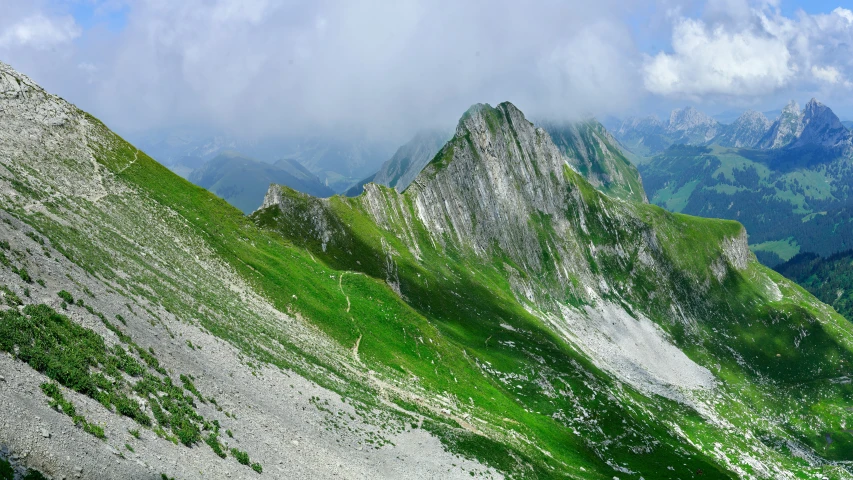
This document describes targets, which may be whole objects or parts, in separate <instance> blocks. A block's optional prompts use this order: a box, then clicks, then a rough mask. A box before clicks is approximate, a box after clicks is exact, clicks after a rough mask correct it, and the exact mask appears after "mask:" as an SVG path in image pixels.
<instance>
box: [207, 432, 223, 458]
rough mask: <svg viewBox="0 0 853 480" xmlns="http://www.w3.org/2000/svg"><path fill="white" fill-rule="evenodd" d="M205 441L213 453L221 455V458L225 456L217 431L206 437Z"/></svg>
mask: <svg viewBox="0 0 853 480" xmlns="http://www.w3.org/2000/svg"><path fill="white" fill-rule="evenodd" d="M204 443H206V444H207V445H208V446H209V447H210V449H211V450H213V453H215V454H217V455H219V457H220V458H225V456H226V455H225V450H223V448H222V444H221V443H219V438H217V436H216V434H215V433H211V434H209V435H208V436H207V438H205V439H204Z"/></svg>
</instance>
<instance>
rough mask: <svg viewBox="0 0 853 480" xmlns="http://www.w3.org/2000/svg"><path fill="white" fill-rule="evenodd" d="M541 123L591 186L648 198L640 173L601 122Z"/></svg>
mask: <svg viewBox="0 0 853 480" xmlns="http://www.w3.org/2000/svg"><path fill="white" fill-rule="evenodd" d="M542 127H543V128H544V129H545V130H546V131H547V132H548V134H549V135H550V137H551V140H553V141H554V144H555V145H556V146H557V148H558V149H559V150H560V151H561V152H562V153H563V155H565V156H566V157H567V158H568V160H569V164H570V165H571V166H572V167H573V168H574V169H575V170H577V171H578V172H580V173H581V174H582V175H583V176H584V178H586V179H587V181H589V182H590V183H591V184H592V185H593V186H594V187H596V188H597V189H599V190H601V191H603V192H605V193H607V194H609V195H613V196H615V197H618V198H622V199H624V200H631V201H635V202H648V199H647V198H646V193H645V191H644V190H643V183H642V180H641V179H640V173H639V172H638V171H637V168H636V167H635V166H634V165H633V164H632V163H631V162H629V161H628V159H627V158H625V156H624V155H623V154H622V152H621V151H620V149H619V147H618V143H617V141H616V139H615V138H613V136H612V135H610V133H609V132H608V131H607V129H605V128H604V126H603V125H602V124H600V123H598V122H597V121H595V120H594V119H593V120H585V121H581V122H575V123H562V124H559V123H544V124H543V125H542Z"/></svg>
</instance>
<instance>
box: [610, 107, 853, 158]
mask: <svg viewBox="0 0 853 480" xmlns="http://www.w3.org/2000/svg"><path fill="white" fill-rule="evenodd" d="M614 134H615V136H616V138H617V139H618V140H619V141H620V142H621V143H622V144H623V145H624V146H625V147H626V148H628V149H629V150H630V151H631V152H633V153H634V154H636V155H640V156H654V155H657V154H660V153H662V152H663V151H665V150H666V149H667V148H669V147H670V146H673V145H679V144H683V145H720V146H723V147H730V148H757V149H762V150H767V149H778V148H783V147H803V146H820V147H827V148H834V147H849V145H850V143H851V140H850V139H851V133H850V131H849V130H848V129H847V128H846V127H845V126H844V125H843V124H842V123H841V121H840V120H839V119H838V117H837V116H835V114H834V113H833V112H832V110H831V109H829V108H828V107H826V106H825V105H823V104H822V103H820V102H818V101H817V100H815V99H811V100H810V101H809V103H808V104H806V108H805V109H804V110H802V111H801V110H800V107H799V105H798V104H797V102H795V101H793V100H792V101H791V102H790V103H789V104H788V105H786V106H785V107H784V108H783V109H782V111H781V113H780V115H779V117H778V118H777V119H776V120H775V121H774V122H772V123H771V122H770V121H769V120H768V119H767V117H766V116H764V114H763V113H760V112H755V111H752V110H747V111H746V112H744V113H743V114H741V115H740V116H739V117H738V118H737V119H736V120H735V121H734V122H733V123H731V124H730V125H724V124H721V123H719V122H718V121H717V120H715V119H713V118H711V117H709V116H707V115H705V114H704V113H702V112H699V111H698V110H696V109H694V108H692V107H687V108H683V109H677V110H673V111H672V113H671V114H670V118H669V121H668V122H666V123H662V122H659V121H657V120H656V119H655V118H654V117H648V118H646V119H633V118H632V119H628V120H626V121H624V122H622V124H620V125H619V127H618V128H616V130H615V131H614Z"/></svg>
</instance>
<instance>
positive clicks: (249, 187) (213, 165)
mask: <svg viewBox="0 0 853 480" xmlns="http://www.w3.org/2000/svg"><path fill="white" fill-rule="evenodd" d="M188 180H189V181H190V182H192V183H194V184H196V185H198V186H200V187H203V188H206V189H208V190H210V191H211V192H213V193H215V194H217V195H219V196H220V197H222V198H224V199H225V200H226V201H228V203H230V204H231V205H234V206H235V207H237V208H239V209H240V210H242V211H243V212H244V213H251V212H253V211H255V210H256V209H257V208H258V207H259V206H260V205H261V202H262V201H263V199H264V194H265V193H266V191H267V189H268V188H269V186H270V184H273V183H277V184H281V185H287V186H289V187H291V188H293V189H295V190H299V191H300V192H305V193H308V194H311V195H315V196H318V197H330V196H332V195H334V194H335V192H333V191H332V190H331V189H329V188H328V187H326V186H325V185H323V184H322V183H320V180H319V179H318V178H317V177H316V176H314V175H313V174H311V173H310V172H309V171H308V170H306V169H305V167H303V166H302V165H300V164H299V162H296V161H295V160H280V161H279V162H276V163H275V164H269V163H264V162H259V161H257V160H253V159H251V158H247V157H244V156H242V155H240V154H238V153H236V152H228V151H226V152H223V153H220V154H219V155H218V156H216V157H215V158H214V159H212V160H210V161H209V162H207V163H205V164H204V166H202V167H201V168H199V169H197V170H194V171H193V172H192V173H191V174H190V175H189V177H188Z"/></svg>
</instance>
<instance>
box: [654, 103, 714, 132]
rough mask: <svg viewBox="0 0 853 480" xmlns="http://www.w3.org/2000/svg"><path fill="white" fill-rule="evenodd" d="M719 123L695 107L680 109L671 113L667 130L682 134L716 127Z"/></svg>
mask: <svg viewBox="0 0 853 480" xmlns="http://www.w3.org/2000/svg"><path fill="white" fill-rule="evenodd" d="M717 123H718V122H717V121H716V120H714V119H713V118H711V117H709V116H708V115H705V114H704V113H702V112H700V111H699V110H696V109H695V108H693V107H686V108H678V109H675V110H673V111H672V113H670V115H669V124H668V125H667V130H669V131H672V132H682V131H687V130H693V129H695V128H698V127H712V126H716V125H717Z"/></svg>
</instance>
